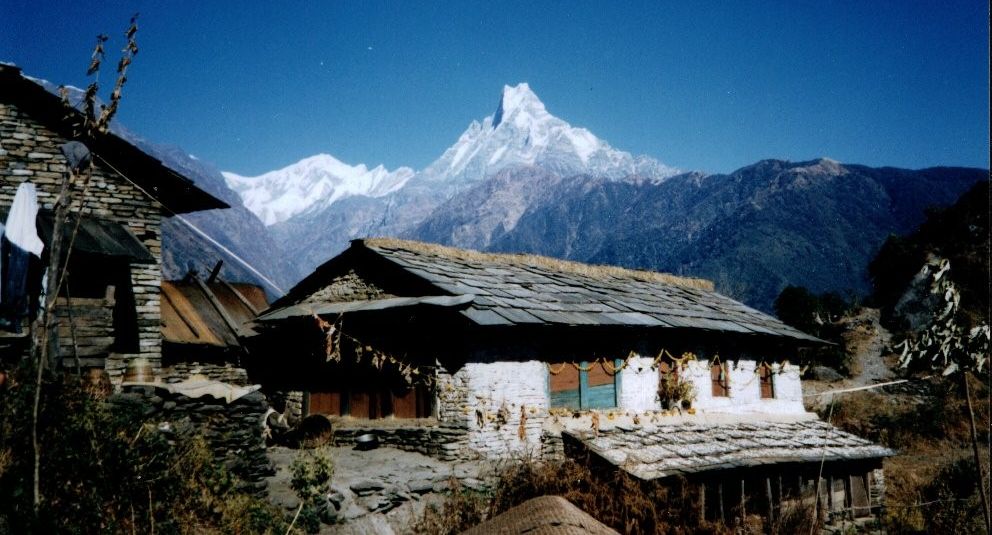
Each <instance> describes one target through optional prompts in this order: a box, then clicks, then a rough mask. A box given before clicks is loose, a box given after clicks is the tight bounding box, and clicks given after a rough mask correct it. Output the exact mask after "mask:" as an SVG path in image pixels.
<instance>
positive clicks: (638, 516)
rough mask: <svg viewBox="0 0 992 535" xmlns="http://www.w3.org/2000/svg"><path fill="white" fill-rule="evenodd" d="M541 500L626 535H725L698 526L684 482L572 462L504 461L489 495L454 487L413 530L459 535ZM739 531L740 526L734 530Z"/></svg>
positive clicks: (715, 527) (695, 504)
mask: <svg viewBox="0 0 992 535" xmlns="http://www.w3.org/2000/svg"><path fill="white" fill-rule="evenodd" d="M540 496H561V497H563V498H565V499H566V500H568V501H569V502H571V503H572V504H574V505H575V506H576V507H578V508H579V509H581V510H582V511H585V512H586V513H588V514H589V515H591V516H592V517H593V518H595V519H596V520H598V521H600V522H602V523H603V524H606V525H607V526H610V527H612V528H613V529H615V530H617V531H618V532H620V533H625V534H642V533H644V534H650V533H669V534H686V535H688V534H690V533H693V534H697V533H699V534H706V533H711V534H729V533H733V531H732V530H731V529H730V528H729V527H727V526H724V525H722V524H714V523H710V522H704V521H700V519H699V496H698V494H697V493H696V492H695V487H694V486H691V485H689V484H687V483H686V482H685V481H684V480H676V481H673V482H672V483H671V484H669V485H665V486H663V485H659V484H654V483H645V482H642V481H639V480H636V479H634V478H632V477H629V476H626V475H624V474H623V473H622V472H613V473H608V474H607V473H604V474H598V473H594V472H593V471H592V470H590V469H589V468H588V467H587V466H586V465H583V464H580V463H578V462H575V461H573V460H570V459H565V460H549V461H534V460H529V459H524V460H515V461H510V462H507V464H506V465H504V466H503V467H502V469H501V470H499V472H498V475H497V483H496V486H495V488H494V489H493V491H492V492H491V493H490V494H488V495H480V494H478V493H471V492H464V491H462V490H460V489H458V488H457V487H456V488H453V491H452V493H451V496H450V497H449V499H448V500H447V501H446V502H445V503H444V504H442V505H441V507H434V508H428V511H427V513H425V515H424V517H423V518H422V520H421V522H420V523H419V524H418V526H417V530H418V531H419V532H422V533H443V534H447V533H458V532H460V531H462V530H464V529H465V528H467V527H471V526H474V525H477V524H479V523H480V522H482V521H483V520H485V519H486V518H490V517H492V516H495V515H498V514H500V513H503V512H505V511H507V510H509V509H511V508H513V507H515V506H517V505H520V504H521V503H523V502H525V501H527V500H529V499H531V498H537V497H540ZM738 527H740V528H742V529H745V531H746V528H745V527H744V526H738Z"/></svg>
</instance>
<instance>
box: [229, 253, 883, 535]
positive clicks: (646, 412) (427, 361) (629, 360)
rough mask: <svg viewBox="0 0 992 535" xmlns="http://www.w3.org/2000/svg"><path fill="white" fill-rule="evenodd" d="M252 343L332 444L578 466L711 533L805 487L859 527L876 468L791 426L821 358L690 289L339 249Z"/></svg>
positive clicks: (829, 433)
mask: <svg viewBox="0 0 992 535" xmlns="http://www.w3.org/2000/svg"><path fill="white" fill-rule="evenodd" d="M256 329H257V331H258V332H259V334H258V336H256V337H254V338H253V339H252V345H253V349H252V354H253V360H251V361H250V365H249V371H250V373H257V374H258V376H259V377H263V378H264V379H262V380H261V382H262V383H263V387H265V388H266V389H268V390H269V391H283V392H285V391H295V392H297V395H298V396H299V397H300V398H301V402H302V403H301V405H302V411H303V413H304V414H318V413H319V414H326V415H329V416H331V418H332V420H333V421H334V422H335V437H336V439H337V440H338V441H339V442H347V441H348V440H350V439H351V438H352V437H354V436H356V435H358V434H362V433H369V432H371V433H375V434H376V435H378V436H379V440H380V442H384V443H386V444H390V445H395V446H397V447H400V448H407V449H413V450H417V451H422V452H425V453H429V454H434V455H439V456H441V457H443V458H465V457H476V458H478V457H481V458H490V459H493V458H506V457H512V456H517V455H529V456H535V455H536V456H540V455H561V454H563V453H567V454H569V455H578V456H587V457H589V458H590V459H594V462H597V463H600V464H602V465H604V466H612V467H614V469H623V470H625V471H627V472H629V473H630V474H631V475H633V476H635V477H637V478H640V479H644V480H648V481H654V480H664V479H665V478H668V477H671V476H674V475H680V476H684V477H687V478H691V479H693V480H694V481H697V482H698V483H699V484H700V485H701V486H702V487H703V488H704V495H705V496H707V497H708V501H707V502H706V503H708V504H709V505H708V506H706V507H707V509H706V510H705V511H704V514H706V515H711V516H713V517H715V516H723V517H724V518H726V517H727V516H728V515H732V514H737V513H738V512H741V511H744V510H750V511H755V510H757V511H759V512H764V511H765V510H766V509H768V508H769V507H772V508H775V507H780V506H781V504H782V503H783V502H785V501H787V500H788V499H798V497H799V496H801V495H803V493H804V492H811V490H810V489H812V488H814V487H816V481H821V487H822V488H821V489H820V490H821V491H822V492H821V494H822V500H821V502H820V503H822V504H827V505H829V506H830V507H831V508H834V509H836V510H837V511H838V512H846V513H851V514H853V513H854V512H857V514H859V515H864V514H867V512H868V511H870V510H871V507H873V506H877V505H878V504H879V500H880V489H881V482H882V478H881V471H880V470H879V468H880V467H881V460H882V458H884V457H885V456H887V455H890V454H891V452H890V451H889V450H887V449H885V448H882V447H879V446H876V445H873V444H871V443H869V442H867V441H865V440H863V439H860V438H858V437H855V436H853V435H850V434H848V433H844V432H842V431H840V430H838V429H835V428H833V427H832V426H830V425H829V424H826V423H824V422H821V421H819V420H818V418H817V417H816V415H815V414H811V413H808V412H806V411H805V409H804V406H803V401H802V387H801V383H800V370H799V367H798V366H797V364H795V362H794V361H795V360H796V359H797V358H798V353H799V351H800V350H801V349H802V348H805V347H810V346H816V345H820V344H823V343H824V342H822V341H821V340H818V339H816V338H814V337H812V336H809V335H807V334H805V333H802V332H800V331H798V330H796V329H794V328H792V327H789V326H787V325H785V324H783V323H782V322H780V321H779V320H777V319H776V318H773V317H771V316H768V315H767V314H764V313H762V312H760V311H757V310H754V309H752V308H749V307H747V306H746V305H743V304H741V303H739V302H737V301H734V300H733V299H730V298H728V297H725V296H723V295H720V294H718V293H716V292H715V291H713V285H712V283H710V282H708V281H704V280H700V279H690V278H684V277H675V276H671V275H666V274H661V273H654V272H644V271H633V270H627V269H621V268H615V267H606V266H590V265H585V264H579V263H575V262H566V261H561V260H555V259H550V258H544V257H538V256H531V255H507V254H487V253H478V252H474V251H465V250H459V249H454V248H449V247H442V246H437V245H428V244H422V243H417V242H410V241H402V240H393V239H366V240H355V241H353V242H352V244H351V247H350V248H349V249H347V250H346V251H344V252H343V253H341V254H340V255H339V256H337V257H335V258H333V259H331V260H329V261H328V262H327V263H325V264H324V265H322V266H320V267H319V268H317V269H316V271H314V273H313V274H311V275H310V276H308V277H307V278H305V279H304V280H302V281H301V282H300V283H299V284H297V286H296V287H294V288H293V289H292V290H290V292H289V293H288V294H286V295H285V296H284V297H282V298H280V299H278V300H277V301H276V302H274V303H273V304H272V306H271V308H270V309H269V310H268V311H266V312H264V313H263V314H262V315H261V316H260V317H259V318H258V321H257V327H256ZM790 360H791V361H792V362H790ZM673 385H675V386H679V387H680V390H679V389H675V390H677V392H676V393H677V394H678V395H677V396H672V390H673V389H672V388H671V387H672V386H673ZM672 398H675V399H672ZM669 401H675V402H676V403H675V404H674V406H672V404H671V403H668V402H669ZM681 401H685V402H686V403H685V404H684V406H683V403H678V402H681ZM821 463H822V464H823V465H824V468H825V469H824V471H823V474H825V475H826V478H825V479H822V480H821V478H820V475H819V474H820V468H821V466H820V465H821ZM783 477H784V479H783ZM823 481H826V482H827V484H828V485H829V486H823V485H822V482H823ZM834 485H837V486H834ZM827 489H829V492H828V490H827ZM872 489H874V490H872ZM766 491H767V492H766ZM735 492H736V494H734V493H735ZM872 496H874V498H875V499H874V501H869V499H870V498H871V497H872Z"/></svg>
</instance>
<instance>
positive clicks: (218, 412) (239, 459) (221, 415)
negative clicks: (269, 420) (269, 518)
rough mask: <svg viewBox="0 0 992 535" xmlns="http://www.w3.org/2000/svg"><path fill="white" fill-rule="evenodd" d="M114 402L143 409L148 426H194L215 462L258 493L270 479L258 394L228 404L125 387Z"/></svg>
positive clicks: (264, 405) (151, 388)
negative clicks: (205, 441) (138, 405)
mask: <svg viewBox="0 0 992 535" xmlns="http://www.w3.org/2000/svg"><path fill="white" fill-rule="evenodd" d="M110 399H111V401H112V402H114V403H140V404H143V405H146V406H147V407H146V410H145V415H146V416H145V418H146V419H147V420H148V421H149V422H153V423H157V424H158V425H159V428H160V429H161V427H162V424H164V423H168V424H169V425H168V427H169V428H171V429H173V430H177V431H178V430H181V429H183V428H184V427H189V426H192V428H193V429H195V430H197V431H199V432H202V433H203V435H204V437H205V438H206V440H207V443H208V445H209V446H210V449H211V450H212V451H213V452H214V455H215V457H216V459H217V460H218V461H221V462H223V463H224V465H225V466H226V467H227V468H228V469H230V470H231V472H232V473H234V474H235V475H237V476H238V477H239V478H241V479H242V480H243V481H244V482H246V483H247V484H248V485H249V486H251V487H253V488H255V489H256V490H262V489H264V483H263V480H264V478H266V477H268V476H270V475H272V473H273V470H272V465H271V463H270V462H269V459H268V457H266V455H265V438H264V436H263V434H262V431H263V429H264V427H263V417H264V416H265V413H266V411H267V410H268V408H269V405H268V403H267V402H266V400H265V396H264V395H262V393H261V392H257V391H256V392H252V393H250V394H247V395H245V396H242V397H240V398H238V399H236V400H234V401H232V402H231V403H227V402H226V401H225V400H223V399H216V398H213V397H210V396H203V397H199V398H190V397H187V396H184V395H181V394H173V393H170V392H169V390H168V389H167V388H165V387H157V386H155V385H150V384H143V385H130V384H129V385H125V386H124V387H123V389H122V391H121V392H120V393H118V394H115V395H114V396H112V397H111V398H110Z"/></svg>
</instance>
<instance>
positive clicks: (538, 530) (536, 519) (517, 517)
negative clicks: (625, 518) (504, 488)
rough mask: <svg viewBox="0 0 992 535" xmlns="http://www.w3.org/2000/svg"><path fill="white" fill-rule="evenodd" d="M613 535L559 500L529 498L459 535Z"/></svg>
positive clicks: (552, 498) (544, 497)
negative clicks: (497, 534)
mask: <svg viewBox="0 0 992 535" xmlns="http://www.w3.org/2000/svg"><path fill="white" fill-rule="evenodd" d="M493 533H499V534H506V535H511V534H512V535H516V534H519V533H527V534H529V535H570V534H585V535H616V534H617V532H616V531H615V530H614V529H612V528H610V527H609V526H607V525H606V524H603V523H602V522H600V521H598V520H596V519H595V518H593V517H592V515H590V514H589V513H586V512H585V511H583V510H582V509H579V508H578V507H576V506H575V505H573V504H572V502H570V501H568V500H566V499H565V498H562V497H561V496H540V497H537V498H531V499H529V500H527V501H525V502H524V503H522V504H520V505H518V506H516V507H513V508H511V509H509V510H507V511H505V512H503V513H501V514H499V515H496V516H494V517H493V518H491V519H489V520H487V521H485V522H483V523H482V524H479V525H478V526H475V527H474V528H471V529H468V530H466V531H463V532H462V535H489V534H493Z"/></svg>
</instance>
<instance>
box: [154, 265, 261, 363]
mask: <svg viewBox="0 0 992 535" xmlns="http://www.w3.org/2000/svg"><path fill="white" fill-rule="evenodd" d="M207 292H209V293H207ZM161 295H162V299H161V313H162V337H163V339H164V340H165V341H166V342H171V343H176V344H199V345H209V346H216V347H240V345H241V344H240V342H239V340H238V339H239V337H245V336H250V335H252V334H254V332H253V331H251V330H250V328H249V327H248V326H247V323H248V322H250V321H252V320H254V319H255V317H256V316H257V311H258V310H261V309H264V308H265V307H266V306H267V305H266V302H265V293H264V291H263V290H262V289H261V288H258V287H257V286H253V285H250V284H228V283H226V282H221V281H214V282H211V283H210V284H206V283H203V282H202V281H198V280H189V279H187V280H183V281H162V289H161ZM214 300H216V303H217V304H219V305H220V306H221V307H222V308H223V312H221V311H219V310H218V309H217V305H216V304H215V303H214ZM225 315H226V316H227V318H229V319H230V321H231V323H233V325H230V324H229V322H228V319H225V317H224V316H225Z"/></svg>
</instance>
